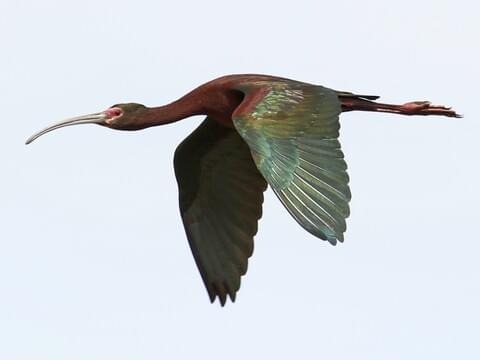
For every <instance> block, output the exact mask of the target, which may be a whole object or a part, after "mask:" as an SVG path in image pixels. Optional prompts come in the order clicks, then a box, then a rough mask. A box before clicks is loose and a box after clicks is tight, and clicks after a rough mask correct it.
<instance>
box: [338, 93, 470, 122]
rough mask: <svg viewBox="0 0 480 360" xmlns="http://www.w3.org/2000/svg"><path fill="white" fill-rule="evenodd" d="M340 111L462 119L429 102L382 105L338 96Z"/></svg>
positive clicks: (443, 107) (445, 108) (454, 113)
mask: <svg viewBox="0 0 480 360" xmlns="http://www.w3.org/2000/svg"><path fill="white" fill-rule="evenodd" d="M339 99H340V102H341V104H342V111H344V112H345V111H376V112H386V113H394V114H401V115H442V116H449V117H457V118H458V117H462V116H461V115H459V114H457V113H456V112H455V111H454V110H452V109H451V108H449V107H445V106H443V105H432V104H431V103H430V102H429V101H412V102H408V103H405V104H402V105H393V104H382V103H377V102H374V101H369V100H365V99H360V98H357V97H348V96H345V97H344V96H339Z"/></svg>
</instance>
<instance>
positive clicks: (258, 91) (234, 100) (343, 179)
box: [27, 75, 458, 305]
mask: <svg viewBox="0 0 480 360" xmlns="http://www.w3.org/2000/svg"><path fill="white" fill-rule="evenodd" d="M376 98H377V96H370V95H356V94H353V93H349V92H340V91H335V90H332V89H328V88H325V87H322V86H317V85H312V84H308V83H303V82H298V81H294V80H289V79H284V78H279V77H273V76H267V75H229V76H224V77H221V78H218V79H215V80H213V81H210V82H208V83H205V84H203V85H201V86H199V87H198V88H196V89H194V90H193V91H191V92H190V93H188V94H186V95H185V96H183V97H181V98H180V99H178V100H177V101H174V102H173V103H171V104H168V105H165V106H160V107H156V108H147V107H145V106H143V105H140V104H119V105H114V106H112V107H111V108H109V109H107V110H106V111H104V112H101V113H97V114H91V115H87V116H83V117H78V118H74V119H69V120H67V121H64V122H62V123H59V124H57V125H54V126H52V127H50V128H47V129H45V130H43V131H41V132H40V133H38V134H36V135H34V136H33V137H32V138H30V139H29V140H28V141H27V143H29V142H31V141H33V140H34V139H35V138H37V137H38V136H40V135H42V134H44V133H46V132H48V131H50V130H53V129H56V128H59V127H62V126H67V125H74V124H80V123H92V122H93V123H97V124H100V125H103V126H108V127H110V128H113V129H119V130H138V129H144V128H147V127H150V126H157V125H162V124H167V123H171V122H175V121H178V120H181V119H183V118H186V117H189V116H192V115H201V114H203V115H206V116H207V118H206V119H205V120H204V122H203V123H202V124H201V125H200V126H199V127H198V128H197V129H196V130H195V131H194V132H193V133H192V134H191V135H190V136H189V137H187V138H186V139H185V140H184V141H183V142H182V144H180V145H179V146H178V148H177V150H176V152H175V159H174V166H175V174H176V177H177V181H178V185H179V201H180V211H181V215H182V219H183V222H184V225H185V230H186V233H187V237H188V240H189V243H190V247H191V249H192V253H193V255H194V257H195V260H196V263H197V266H198V268H199V270H200V273H201V275H202V279H203V281H204V283H205V286H206V288H207V291H208V293H209V296H210V299H211V301H212V302H213V301H214V299H215V298H216V297H217V296H218V298H219V299H220V302H221V304H222V305H223V304H225V301H226V298H227V295H229V296H230V298H231V299H232V301H233V300H234V299H235V295H236V292H237V291H238V289H239V287H240V277H241V276H242V275H243V274H245V272H246V270H247V261H248V258H249V257H250V256H251V254H252V252H253V237H254V235H255V234H256V232H257V222H258V219H260V217H261V214H262V202H263V192H264V190H265V189H266V187H267V184H268V185H270V186H271V187H272V189H273V190H274V192H275V193H276V195H277V196H278V198H279V199H280V201H281V202H282V203H283V205H284V206H285V207H286V209H287V210H288V211H289V212H290V214H291V215H292V216H293V217H294V218H295V220H296V221H297V222H298V223H299V224H300V225H301V226H302V227H303V228H304V229H306V230H307V231H308V232H310V233H311V234H313V235H315V236H317V237H319V238H321V239H324V240H328V241H329V242H330V243H332V244H336V242H337V241H343V234H344V232H345V230H346V224H345V219H346V218H347V217H348V216H349V206H348V203H349V201H350V197H351V195H350V189H349V187H348V181H349V178H348V175H347V172H346V169H347V166H346V163H345V161H344V157H343V153H342V151H341V148H340V143H339V141H338V135H339V128H340V125H339V121H338V116H339V114H340V113H341V112H342V111H353V110H360V111H377V112H389V113H397V114H403V115H444V116H451V117H458V115H457V114H456V113H455V112H454V111H452V110H450V109H449V108H445V107H443V106H433V105H431V104H430V103H428V102H411V103H407V104H404V105H390V104H381V103H376V102H373V101H371V100H375V99H376Z"/></svg>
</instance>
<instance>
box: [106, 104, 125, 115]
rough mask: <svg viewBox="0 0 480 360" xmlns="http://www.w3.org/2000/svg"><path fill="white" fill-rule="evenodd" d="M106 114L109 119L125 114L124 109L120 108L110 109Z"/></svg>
mask: <svg viewBox="0 0 480 360" xmlns="http://www.w3.org/2000/svg"><path fill="white" fill-rule="evenodd" d="M105 112H106V113H107V115H108V117H110V118H113V117H117V116H120V115H122V114H123V111H122V109H120V108H118V107H113V108H110V109H108V110H107V111H105Z"/></svg>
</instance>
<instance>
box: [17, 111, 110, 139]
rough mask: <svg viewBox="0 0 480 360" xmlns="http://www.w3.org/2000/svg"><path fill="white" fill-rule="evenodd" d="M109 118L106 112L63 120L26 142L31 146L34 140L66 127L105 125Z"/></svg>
mask: <svg viewBox="0 0 480 360" xmlns="http://www.w3.org/2000/svg"><path fill="white" fill-rule="evenodd" d="M107 118H108V116H107V114H105V113H104V112H100V113H95V114H89V115H82V116H76V117H73V118H70V119H66V120H62V121H60V122H58V123H55V124H53V125H51V126H49V127H47V128H45V129H43V130H41V131H39V132H37V133H35V134H33V135H32V136H30V137H29V138H28V139H27V141H26V142H25V144H26V145H28V144H30V143H31V142H32V141H33V140H35V139H37V138H38V137H40V136H42V135H43V134H46V133H48V132H50V131H52V130H56V129H60V128H62V127H65V126H71V125H79V124H105V119H107Z"/></svg>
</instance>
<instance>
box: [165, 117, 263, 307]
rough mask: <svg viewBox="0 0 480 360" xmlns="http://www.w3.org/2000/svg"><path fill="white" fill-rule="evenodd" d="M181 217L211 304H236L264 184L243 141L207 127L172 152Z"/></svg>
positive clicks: (232, 131)
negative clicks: (227, 299)
mask: <svg viewBox="0 0 480 360" xmlns="http://www.w3.org/2000/svg"><path fill="white" fill-rule="evenodd" d="M174 165H175V175H176V177H177V182H178V187H179V197H180V199H179V200H180V212H181V214H182V219H183V224H184V226H185V231H186V233H187V237H188V241H189V243H190V248H191V250H192V253H193V256H194V257H195V261H196V263H197V266H198V269H199V270H200V274H201V275H202V279H203V282H204V283H205V287H206V288H207V291H208V294H209V296H210V300H211V301H212V302H213V301H214V300H215V297H217V296H218V298H219V299H220V303H221V304H222V305H224V304H225V301H226V298H227V295H229V296H230V298H231V300H232V301H234V300H235V294H236V292H237V290H238V289H239V288H240V277H241V276H242V275H243V274H245V272H246V271H247V262H248V258H249V257H250V256H251V255H252V252H253V237H254V235H255V234H256V232H257V222H258V219H260V217H261V215H262V203H263V192H264V191H265V189H266V187H267V184H266V182H265V180H264V179H263V177H262V175H261V174H260V173H259V172H258V170H257V168H256V167H255V164H254V162H253V160H252V156H251V154H250V150H249V148H248V146H247V144H246V143H245V141H244V140H243V139H242V138H241V137H240V135H239V134H238V133H237V132H236V131H235V129H229V128H226V127H224V126H221V125H219V124H217V123H216V122H215V121H213V120H211V119H208V118H207V119H205V121H204V122H203V123H202V124H201V125H200V126H199V127H198V128H197V129H196V130H195V131H194V132H193V133H192V134H191V135H190V136H188V137H187V138H186V139H185V140H184V141H183V142H182V143H181V144H180V145H179V146H178V148H177V150H176V151H175V159H174Z"/></svg>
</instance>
